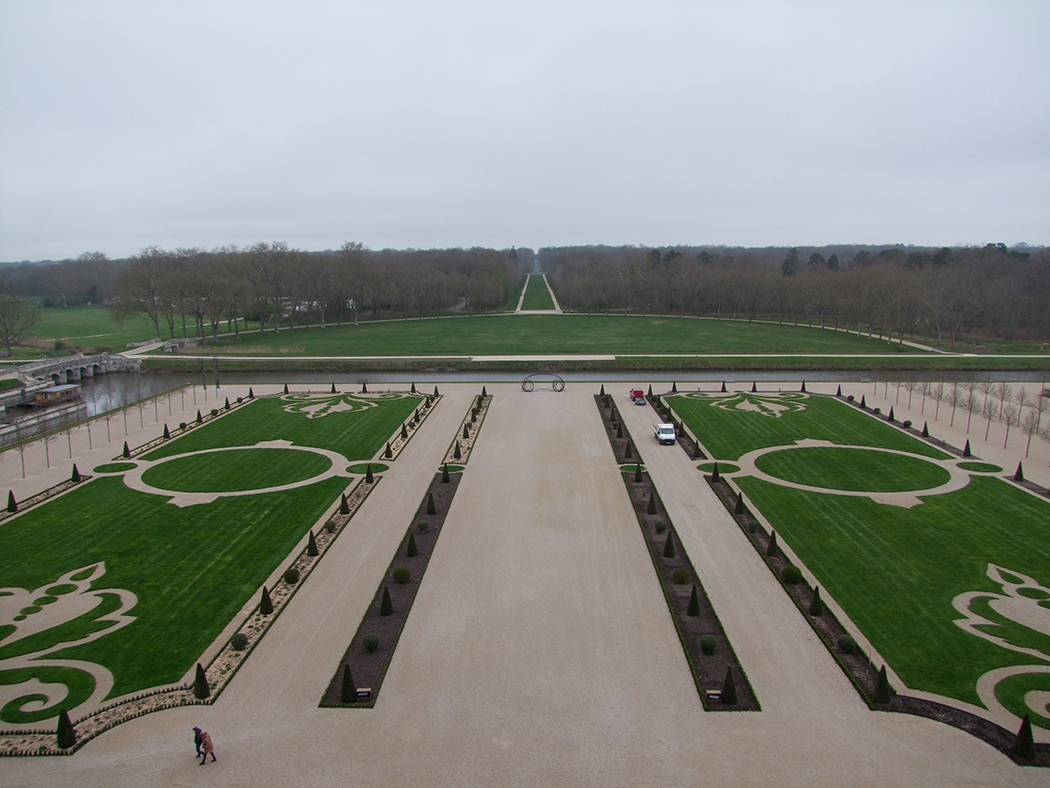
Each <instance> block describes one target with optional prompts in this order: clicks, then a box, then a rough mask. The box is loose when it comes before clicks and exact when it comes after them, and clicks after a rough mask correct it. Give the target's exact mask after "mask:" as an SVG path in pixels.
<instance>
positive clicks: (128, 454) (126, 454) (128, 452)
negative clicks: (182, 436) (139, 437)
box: [120, 410, 201, 460]
mask: <svg viewBox="0 0 1050 788" xmlns="http://www.w3.org/2000/svg"><path fill="white" fill-rule="evenodd" d="M200 415H201V412H200V411H199V410H198V411H197V417H198V418H200ZM120 456H122V457H123V458H124V459H125V460H126V459H128V458H129V457H131V449H129V448H128V442H127V441H124V451H122V452H121V453H120Z"/></svg>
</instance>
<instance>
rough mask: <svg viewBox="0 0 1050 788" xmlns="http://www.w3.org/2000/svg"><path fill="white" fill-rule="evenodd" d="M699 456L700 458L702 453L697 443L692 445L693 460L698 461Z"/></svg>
mask: <svg viewBox="0 0 1050 788" xmlns="http://www.w3.org/2000/svg"><path fill="white" fill-rule="evenodd" d="M701 456H702V453H701V451H700V444H699V443H694V444H693V459H694V460H699V459H700V458H701Z"/></svg>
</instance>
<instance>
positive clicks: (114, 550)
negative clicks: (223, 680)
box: [0, 395, 422, 724]
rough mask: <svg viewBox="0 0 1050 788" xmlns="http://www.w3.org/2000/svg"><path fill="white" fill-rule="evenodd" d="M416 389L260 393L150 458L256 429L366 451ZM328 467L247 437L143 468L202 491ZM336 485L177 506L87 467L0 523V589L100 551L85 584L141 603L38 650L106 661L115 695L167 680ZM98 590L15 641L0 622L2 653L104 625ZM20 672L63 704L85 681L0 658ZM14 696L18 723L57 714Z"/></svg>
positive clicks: (8, 712)
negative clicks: (71, 485)
mask: <svg viewBox="0 0 1050 788" xmlns="http://www.w3.org/2000/svg"><path fill="white" fill-rule="evenodd" d="M421 400H422V398H421V397H417V396H411V395H407V396H401V395H390V396H384V395H372V396H370V397H358V396H354V395H321V396H318V397H314V398H310V399H307V398H304V397H301V396H300V397H296V396H295V395H293V396H292V397H289V398H288V399H287V400H278V399H259V400H255V401H254V402H251V403H250V404H248V405H245V406H242V407H241V408H238V409H235V410H233V411H231V412H230V413H228V414H226V415H224V416H223V417H222V418H220V419H217V420H215V421H213V422H209V423H207V424H205V425H203V426H201V427H197V428H195V429H193V430H191V431H190V432H189V433H187V434H186V435H184V436H182V437H180V438H176V439H174V440H171V441H169V442H167V443H165V444H164V445H163V446H162V447H161V448H160V449H159V450H157V451H155V452H153V453H152V454H151V455H150V459H158V458H160V457H167V456H171V455H173V454H181V453H187V452H191V451H195V450H198V449H203V448H219V447H225V446H250V445H253V444H254V443H257V442H259V441H261V440H286V441H289V442H291V443H294V444H296V445H300V446H316V447H318V448H324V449H330V450H332V451H336V452H339V453H341V454H343V455H344V456H345V457H346V458H347V460H348V461H350V460H360V459H369V458H371V457H372V456H373V455H375V454H376V453H377V452H379V451H380V450H381V449H382V447H383V445H384V443H385V442H386V441H387V440H389V439H390V438H391V437H392V435H393V434H394V433H395V431H396V430H397V428H398V426H399V425H400V424H401V422H402V421H403V420H404V419H405V418H407V417H408V416H409V415H411V413H412V411H413V409H414V408H415V407H417V406H418V404H419V403H420V402H421ZM288 409H291V411H289V410H288ZM311 416H312V417H311ZM108 465H109V466H110V469H111V470H116V469H117V468H119V465H118V464H116V463H109V464H108ZM113 466H116V467H113ZM322 466H323V467H322ZM328 467H330V461H329V460H327V459H325V458H322V457H319V456H318V455H314V454H311V453H306V452H299V451H291V450H287V449H279V448H253V449H246V450H243V451H240V450H233V451H224V452H214V453H211V452H210V453H206V454H204V455H201V456H199V457H189V458H180V459H178V460H172V461H171V462H170V463H165V464H163V465H161V466H159V467H157V468H156V469H154V470H152V471H149V472H147V473H146V474H144V476H146V477H147V480H148V481H150V482H155V483H158V484H162V485H163V486H164V487H166V488H168V489H182V490H191V491H201V492H205V491H222V490H243V489H258V488H259V486H262V485H265V486H271V485H273V484H283V483H288V482H290V481H292V480H293V479H294V478H300V479H302V478H308V477H310V476H313V475H314V474H315V473H317V472H320V471H322V470H325V469H326V468H328ZM347 484H348V480H347V479H346V478H345V477H344V478H338V477H337V478H332V479H327V480H324V481H320V482H316V483H314V484H311V485H307V486H304V487H301V488H296V489H294V490H290V491H286V492H278V493H260V494H256V495H245V496H239V497H224V498H219V499H217V500H215V501H213V502H211V503H207V504H197V505H194V506H187V507H183V508H179V507H177V506H174V505H172V504H169V503H167V500H168V498H167V497H165V496H160V495H149V494H146V493H141V492H136V491H134V490H131V489H129V488H128V487H126V486H125V485H124V481H123V477H122V476H106V477H98V478H96V479H92V480H91V481H88V482H86V483H85V484H83V485H81V486H79V487H76V488H75V489H73V490H71V491H70V492H69V493H67V494H65V495H63V496H61V497H59V498H56V499H54V500H52V501H50V502H48V503H45V504H42V505H40V506H39V507H36V508H34V509H30V510H29V511H27V512H24V513H22V514H20V515H18V516H16V517H14V518H12V519H9V520H7V521H5V522H4V524H3V526H2V527H0V588H14V589H27V590H33V589H38V588H42V587H43V588H47V584H49V583H51V584H54V583H55V581H56V579H57V578H58V577H60V576H61V575H63V574H64V573H67V572H71V571H73V570H76V569H78V568H80V567H84V566H87V565H90V564H94V563H95V562H99V561H102V562H105V570H106V571H105V575H104V576H103V577H102V578H101V579H100V580H99V581H97V584H96V585H97V586H98V587H99V588H103V589H106V588H115V589H125V590H127V591H130V592H132V593H134V594H135V596H136V597H137V600H138V601H137V603H136V605H135V606H134V607H133V608H132V609H131V610H130V611H129V613H130V615H131V616H133V617H134V621H133V622H132V623H130V624H129V625H127V626H125V627H124V628H122V629H117V630H115V631H113V632H112V633H108V634H106V635H104V636H103V637H101V638H99V639H98V640H96V641H94V642H91V643H85V644H81V645H76V646H73V647H69V648H65V649H62V650H59V651H56V652H52V653H49V654H47V655H46V657H47V659H80V660H87V661H90V662H95V663H98V664H100V665H103V666H105V667H106V668H107V669H109V670H110V671H111V672H112V673H113V676H114V680H115V686H114V689H113V691H112V693H111V695H114V696H115V695H122V694H126V693H129V692H136V691H139V690H143V689H147V688H150V687H154V686H158V685H163V684H169V683H173V682H176V681H178V680H179V679H180V678H181V677H182V676H183V675H184V674H185V672H186V671H187V670H189V669H190V668H192V666H193V663H194V662H195V661H196V660H197V659H199V658H200V655H201V654H202V653H203V652H204V649H205V648H206V647H207V646H208V645H209V644H210V643H211V642H212V641H213V640H214V639H215V638H216V637H218V635H219V633H220V632H221V631H222V629H223V628H224V627H225V626H226V624H227V623H228V622H229V621H230V619H231V618H232V617H233V616H234V615H235V614H236V613H237V612H238V611H240V610H241V609H242V608H243V607H244V605H245V604H246V603H248V602H249V600H250V599H251V598H252V597H253V595H255V594H256V593H257V591H258V588H259V586H260V585H261V584H262V582H263V581H264V580H265V578H266V577H267V576H268V575H269V574H270V573H271V572H272V571H273V569H274V567H275V566H277V564H278V563H279V562H280V561H281V560H282V559H284V558H285V556H287V555H288V553H289V552H290V551H291V550H292V548H293V547H294V546H295V544H296V543H297V542H298V541H299V540H300V539H301V538H302V536H303V535H304V534H305V533H306V531H307V529H309V528H310V527H311V526H312V525H313V524H314V523H315V522H317V520H318V519H319V518H320V517H321V515H322V514H323V513H324V511H325V510H326V508H327V507H329V506H330V505H331V504H332V503H333V501H335V500H336V498H337V497H338V495H339V493H340V492H341V491H342V490H343V489H345V487H346V486H347ZM42 546H46V549H42ZM61 595H62V592H61V590H60V589H59V588H58V587H55V586H53V587H52V588H47V590H46V593H45V595H44V596H41V597H40V598H38V599H35V600H34V601H33V604H32V605H31V606H30V607H26V608H23V609H22V610H21V612H20V615H34V614H36V613H37V612H39V611H40V610H41V609H42V608H44V607H45V606H47V605H49V604H55V603H56V602H55V600H56V599H58V598H59V597H61ZM104 599H105V603H104V605H102V606H101V607H100V608H99V609H96V610H93V611H91V612H90V613H87V614H82V615H79V617H77V618H74V619H73V620H67V621H65V623H63V624H62V625H61V626H58V627H52V628H50V629H44V630H42V631H39V632H36V633H34V634H28V635H27V636H25V637H23V638H21V639H18V640H14V641H8V642H6V643H5V639H6V638H8V637H9V636H10V635H11V634H12V633H13V632H16V630H15V627H14V625H7V626H3V625H0V661H2V660H6V659H10V658H12V657H17V656H20V655H23V654H37V653H38V652H40V651H41V650H44V649H47V648H49V647H52V646H56V645H58V646H60V645H61V644H62V643H65V642H68V641H71V640H76V639H78V638H80V637H83V635H84V634H85V633H87V632H90V631H93V630H94V629H96V628H104V625H103V626H100V624H99V620H100V619H99V616H100V613H104V612H107V611H112V610H116V609H117V608H118V607H119V598H118V597H117V596H116V595H115V594H112V593H110V594H107V595H105V597H104ZM56 609H57V608H56ZM17 620H19V619H17V618H16V619H15V621H17ZM30 677H35V678H38V679H40V680H44V679H47V680H49V681H59V680H61V681H62V682H63V683H67V684H68V686H69V687H70V692H71V693H72V695H71V697H70V698H69V699H67V701H66V703H65V705H66V706H67V707H69V708H72V707H74V706H76V705H77V704H78V703H81V702H83V700H84V699H86V698H87V697H88V696H89V695H90V693H91V692H92V688H93V686H94V685H93V681H91V679H90V676H89V675H88V674H85V673H83V672H80V671H76V670H74V669H71V668H63V667H56V666H54V665H50V666H48V665H46V664H45V665H42V666H41V667H40V669H39V670H37V671H35V672H32V676H29V675H27V670H26V669H19V670H3V668H2V667H0V684H5V683H6V684H11V683H16V682H21V681H23V680H25V679H27V678H30ZM25 700H26V699H25V698H23V699H22V701H21V702H24V701H25ZM19 705H20V701H12V702H11V703H9V704H8V705H7V706H5V707H4V709H2V710H0V719H4V720H6V721H9V722H12V723H15V724H23V723H30V722H33V721H35V720H36V719H40V718H47V717H52V716H54V715H55V713H57V710H53V711H51V712H43V713H38V712H32V711H29V712H22V711H19V710H18V708H16V707H17V706H19Z"/></svg>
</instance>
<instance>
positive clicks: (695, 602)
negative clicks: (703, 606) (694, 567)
mask: <svg viewBox="0 0 1050 788" xmlns="http://www.w3.org/2000/svg"><path fill="white" fill-rule="evenodd" d="M685 614H686V615H687V616H693V617H694V618H695V617H696V616H698V615H700V595H699V594H698V593H697V590H696V584H695V583H694V584H693V593H691V594H690V595H689V607H687V608H686V609H685Z"/></svg>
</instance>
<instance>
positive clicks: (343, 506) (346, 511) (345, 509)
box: [339, 493, 350, 514]
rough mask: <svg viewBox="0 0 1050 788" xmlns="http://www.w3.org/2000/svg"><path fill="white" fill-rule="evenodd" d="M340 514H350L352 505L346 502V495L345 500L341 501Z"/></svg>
mask: <svg viewBox="0 0 1050 788" xmlns="http://www.w3.org/2000/svg"><path fill="white" fill-rule="evenodd" d="M339 514H350V504H349V503H348V502H347V500H346V493H343V498H342V500H341V501H339Z"/></svg>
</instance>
